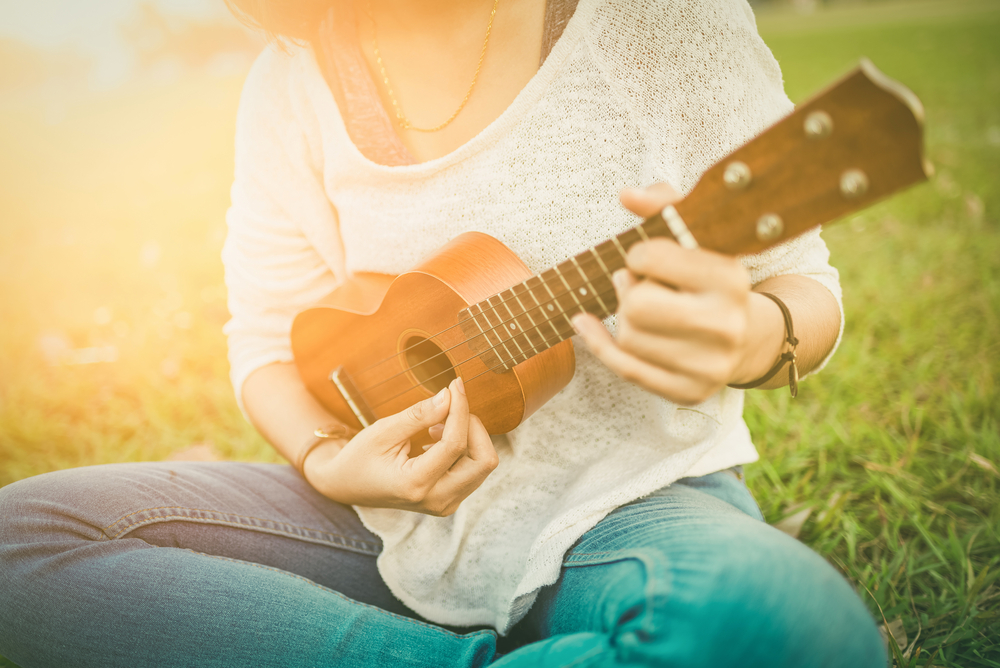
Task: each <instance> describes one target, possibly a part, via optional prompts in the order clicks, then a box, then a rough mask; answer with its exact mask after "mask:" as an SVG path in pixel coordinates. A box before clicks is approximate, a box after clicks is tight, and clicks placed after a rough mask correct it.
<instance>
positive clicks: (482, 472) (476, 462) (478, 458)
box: [428, 415, 500, 501]
mask: <svg viewBox="0 0 1000 668" xmlns="http://www.w3.org/2000/svg"><path fill="white" fill-rule="evenodd" d="M499 463H500V458H499V457H498V456H497V453H496V449H495V448H494V447H493V440H492V439H491V438H490V435H489V433H488V432H487V431H486V428H485V427H484V426H483V423H482V421H480V420H479V418H478V417H476V416H475V415H473V416H472V417H471V418H470V419H469V452H468V454H467V455H466V456H465V457H461V458H460V459H459V460H458V461H457V462H455V465H454V466H452V467H451V470H449V471H448V473H447V475H445V476H443V477H442V478H441V480H440V481H439V482H438V483H437V484H436V485H435V486H434V489H433V490H432V491H431V493H430V494H429V495H428V496H435V495H440V498H444V499H450V500H453V501H461V500H462V499H464V498H465V497H467V496H468V495H469V494H472V492H474V491H475V490H476V489H477V488H478V487H479V486H480V485H482V484H483V481H484V480H486V478H487V477H488V476H489V475H490V473H492V472H493V471H494V470H495V469H496V467H497V466H498V465H499Z"/></svg>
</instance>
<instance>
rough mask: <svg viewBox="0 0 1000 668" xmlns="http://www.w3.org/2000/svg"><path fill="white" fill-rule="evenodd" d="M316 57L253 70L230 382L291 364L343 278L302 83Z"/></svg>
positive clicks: (232, 282)
mask: <svg viewBox="0 0 1000 668" xmlns="http://www.w3.org/2000/svg"><path fill="white" fill-rule="evenodd" d="M307 56H310V54H309V53H308V52H303V51H293V52H292V53H286V52H283V51H282V50H280V49H278V48H277V47H271V48H268V49H267V50H265V51H264V53H263V54H261V56H260V57H259V58H258V60H257V62H256V63H254V66H253V68H252V69H251V71H250V73H249V75H248V77H247V80H246V83H245V85H244V88H243V94H242V97H241V99H240V106H239V112H238V114H237V122H236V171H235V180H234V183H233V186H232V193H231V197H232V205H231V207H230V209H229V212H228V213H227V216H226V223H227V227H228V234H227V237H226V242H225V244H224V246H223V250H222V261H223V265H224V267H225V280H226V286H227V288H228V291H229V311H230V315H231V319H230V320H229V322H228V323H227V324H226V326H225V328H224V330H223V331H224V332H225V334H226V335H227V337H228V341H229V362H230V369H231V372H230V377H231V380H232V383H233V388H234V390H235V392H236V399H237V402H238V403H239V405H240V408H241V410H242V408H243V402H242V387H243V383H244V382H245V381H246V379H247V377H248V376H249V375H250V374H251V373H252V372H253V371H254V370H256V369H259V368H260V367H262V366H265V365H267V364H271V363H274V362H289V361H291V360H292V351H291V340H290V337H289V333H290V331H291V324H292V320H293V318H294V317H295V314H296V313H298V312H299V311H300V310H302V309H303V308H305V307H307V306H309V305H310V304H312V303H315V302H316V301H318V300H319V299H320V298H322V297H323V296H325V295H326V294H329V293H330V292H331V291H332V290H333V289H334V288H335V287H336V286H337V285H338V283H339V282H340V280H342V278H343V249H342V245H341V243H340V236H339V232H338V229H337V216H336V211H335V210H334V208H333V206H332V204H331V203H330V200H329V199H328V197H327V195H326V193H325V191H324V188H323V179H322V173H321V168H320V167H319V166H318V165H317V160H316V156H317V155H318V154H320V151H321V145H322V142H321V141H320V139H319V130H318V126H317V124H315V123H314V122H311V121H312V120H314V114H312V113H311V111H310V109H311V107H310V105H309V100H308V97H307V95H306V92H305V91H304V90H303V87H302V86H301V84H300V83H299V82H300V81H301V77H300V76H297V75H298V74H299V73H300V70H301V67H302V65H301V62H300V61H301V60H302V59H303V58H304V57H307Z"/></svg>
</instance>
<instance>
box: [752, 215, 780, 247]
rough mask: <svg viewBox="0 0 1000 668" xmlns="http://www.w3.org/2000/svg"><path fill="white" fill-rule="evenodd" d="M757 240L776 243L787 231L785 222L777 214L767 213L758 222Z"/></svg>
mask: <svg viewBox="0 0 1000 668" xmlns="http://www.w3.org/2000/svg"><path fill="white" fill-rule="evenodd" d="M756 231H757V238H758V239H760V240H761V241H774V240H775V239H777V238H778V237H780V236H781V233H782V232H784V231H785V221H783V220H782V219H781V216H779V215H778V214H776V213H765V214H764V215H763V216H761V217H760V218H759V219H758V220H757V230H756Z"/></svg>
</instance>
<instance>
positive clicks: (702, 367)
mask: <svg viewBox="0 0 1000 668" xmlns="http://www.w3.org/2000/svg"><path fill="white" fill-rule="evenodd" d="M679 199H680V197H679V195H678V194H677V192H676V191H674V189H673V188H671V187H670V186H669V185H667V184H665V183H664V184H657V185H655V186H652V187H650V188H647V189H646V190H644V191H637V190H625V191H623V192H622V195H621V200H622V204H624V205H625V206H626V207H627V208H628V209H629V210H631V211H632V212H633V213H636V214H638V215H640V216H643V217H647V216H650V215H653V214H654V213H656V212H658V211H660V210H661V209H662V208H663V207H664V206H666V205H667V204H671V203H673V202H676V201H678V200H679ZM626 264H627V267H628V268H627V269H622V270H619V271H618V272H616V273H615V276H614V283H615V290H616V292H617V294H618V328H617V329H618V331H617V338H613V337H612V336H611V334H610V333H609V332H608V331H607V330H606V329H605V328H604V326H603V325H602V324H601V321H600V320H598V319H597V318H596V317H594V316H592V315H588V314H581V315H578V316H576V317H574V318H573V324H574V325H575V326H576V328H577V331H578V332H579V333H580V335H581V336H582V337H583V339H584V341H585V342H586V343H587V346H588V347H589V348H590V350H591V351H592V352H593V353H594V355H596V356H597V357H598V359H600V360H601V361H602V362H603V363H604V364H606V365H607V366H608V367H609V368H610V369H611V370H612V371H614V372H615V373H616V374H618V375H619V376H621V377H622V378H624V379H625V380H628V381H630V382H632V383H635V384H637V385H640V386H641V387H644V388H646V389H647V390H649V391H650V392H653V393H655V394H658V395H660V396H662V397H665V398H667V399H669V400H671V401H674V402H676V403H679V404H685V405H692V404H697V403H700V402H702V401H705V400H706V399H708V398H709V397H711V396H712V395H714V394H715V393H716V392H718V391H719V390H721V389H722V388H723V387H725V386H726V385H727V384H730V383H739V382H749V381H751V380H753V379H754V378H757V377H759V376H760V375H762V374H763V373H764V372H765V371H766V370H767V368H768V366H764V367H763V370H762V371H761V370H759V369H758V367H759V366H760V365H761V364H762V361H761V360H770V361H768V362H765V363H766V364H767V365H770V364H771V362H773V360H774V359H775V358H776V357H777V355H778V354H779V353H780V346H781V341H782V338H783V330H782V329H780V328H781V327H782V326H783V322H782V320H781V315H780V312H778V313H777V322H775V320H774V314H771V313H767V314H766V315H767V317H763V318H760V319H759V320H762V321H764V322H758V323H757V325H758V326H757V328H756V330H755V331H751V320H752V313H751V312H752V311H754V310H755V309H758V308H760V309H768V308H769V307H768V306H767V305H766V304H761V303H758V302H757V301H756V300H762V301H763V302H766V303H767V304H770V305H771V306H774V305H773V303H771V302H770V300H768V299H767V298H765V297H762V296H761V295H757V294H755V293H753V292H752V291H751V290H750V287H751V286H750V278H749V275H748V274H747V272H746V270H745V269H744V268H743V266H742V264H740V261H739V260H738V259H736V258H733V257H728V256H724V255H720V254H718V253H713V252H711V251H706V250H698V249H695V250H687V249H684V248H681V247H680V246H679V245H677V244H676V243H674V242H672V241H668V240H665V239H654V240H652V241H648V242H644V243H638V244H636V245H634V246H633V247H632V248H631V249H630V250H629V253H628V257H627V260H626ZM774 311H776V312H777V307H774ZM776 324H777V327H778V329H777V331H770V330H774V327H775V325H776ZM762 328H763V329H764V330H767V331H762ZM761 342H764V343H763V347H764V348H766V350H759V349H755V348H757V347H759V344H760V343H761ZM755 344H758V345H756V346H755ZM758 371H760V372H759V373H758ZM755 374H756V375H755Z"/></svg>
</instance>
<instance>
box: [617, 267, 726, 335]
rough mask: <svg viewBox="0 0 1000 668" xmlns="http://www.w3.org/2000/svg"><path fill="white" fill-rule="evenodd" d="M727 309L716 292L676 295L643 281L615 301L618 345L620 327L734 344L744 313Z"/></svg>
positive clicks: (650, 281)
mask: <svg viewBox="0 0 1000 668" xmlns="http://www.w3.org/2000/svg"><path fill="white" fill-rule="evenodd" d="M731 307H732V304H730V303H727V301H726V298H723V297H720V296H719V295H718V294H717V293H692V292H678V291H676V290H672V289H670V288H668V287H666V286H664V285H663V284H662V283H660V282H659V281H652V280H644V281H641V282H639V283H637V284H636V285H634V286H633V287H632V288H631V289H630V290H629V291H628V293H627V294H626V295H624V296H623V297H620V298H619V300H618V315H619V321H618V323H619V329H618V342H619V344H620V343H622V342H623V340H622V334H623V332H624V331H625V329H624V328H626V327H631V328H632V329H633V330H643V331H646V332H649V333H652V334H657V335H660V336H665V337H674V338H693V337H697V338H699V339H702V340H704V341H706V342H708V343H716V344H723V345H737V344H738V343H739V342H740V339H739V333H740V332H742V331H744V330H745V326H746V322H745V312H744V311H743V310H741V309H738V308H731ZM741 318H744V320H741Z"/></svg>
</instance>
